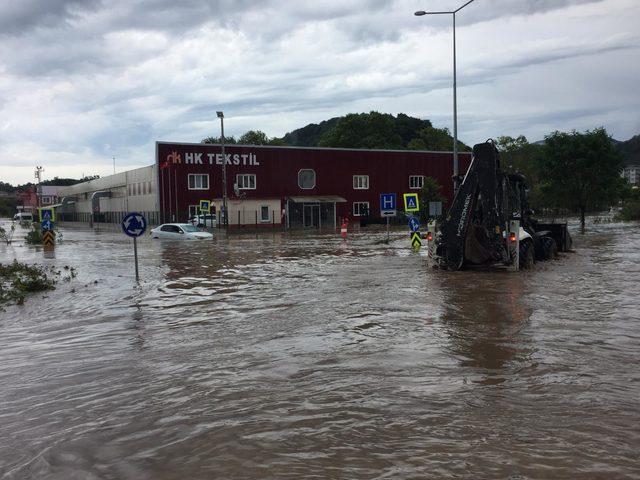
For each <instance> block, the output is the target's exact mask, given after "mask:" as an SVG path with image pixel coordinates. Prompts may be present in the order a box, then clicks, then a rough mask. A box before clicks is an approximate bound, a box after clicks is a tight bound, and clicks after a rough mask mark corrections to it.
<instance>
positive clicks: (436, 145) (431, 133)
mask: <svg viewBox="0 0 640 480" xmlns="http://www.w3.org/2000/svg"><path fill="white" fill-rule="evenodd" d="M408 148H409V150H434V151H446V152H449V151H451V150H453V137H452V136H451V133H449V129H448V128H435V127H431V126H429V127H425V128H423V129H422V130H420V131H418V135H417V137H415V138H413V139H412V140H411V141H410V142H409V145H408ZM470 150H471V149H470V148H469V147H468V146H467V145H465V144H464V143H462V142H461V141H460V140H458V151H460V152H468V151H470Z"/></svg>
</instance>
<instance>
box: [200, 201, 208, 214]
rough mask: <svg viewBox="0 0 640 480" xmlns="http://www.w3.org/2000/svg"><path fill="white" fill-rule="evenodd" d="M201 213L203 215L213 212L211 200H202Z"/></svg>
mask: <svg viewBox="0 0 640 480" xmlns="http://www.w3.org/2000/svg"><path fill="white" fill-rule="evenodd" d="M200 212H201V213H209V212H211V201H209V200H200Z"/></svg>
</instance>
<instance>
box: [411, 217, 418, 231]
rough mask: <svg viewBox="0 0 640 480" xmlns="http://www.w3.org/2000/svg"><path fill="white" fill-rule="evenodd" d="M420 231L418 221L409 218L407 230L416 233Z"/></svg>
mask: <svg viewBox="0 0 640 480" xmlns="http://www.w3.org/2000/svg"><path fill="white" fill-rule="evenodd" d="M419 229H420V220H418V218H417V217H410V218H409V230H411V231H412V232H417V231H418V230H419Z"/></svg>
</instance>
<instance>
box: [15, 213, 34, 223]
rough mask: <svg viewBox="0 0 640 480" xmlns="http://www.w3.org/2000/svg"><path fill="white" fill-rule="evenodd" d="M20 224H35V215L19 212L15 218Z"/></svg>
mask: <svg viewBox="0 0 640 480" xmlns="http://www.w3.org/2000/svg"><path fill="white" fill-rule="evenodd" d="M13 219H14V220H17V221H19V222H33V214H32V213H30V212H18V213H16V214H15V215H14V216H13Z"/></svg>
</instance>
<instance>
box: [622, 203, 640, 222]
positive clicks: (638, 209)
mask: <svg viewBox="0 0 640 480" xmlns="http://www.w3.org/2000/svg"><path fill="white" fill-rule="evenodd" d="M616 220H624V221H631V220H640V200H632V201H630V202H627V203H626V204H625V205H624V207H622V210H621V211H620V213H619V214H618V215H617V216H616Z"/></svg>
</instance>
